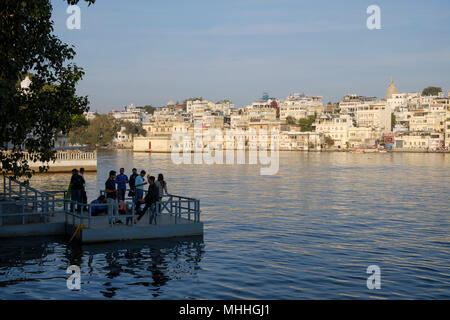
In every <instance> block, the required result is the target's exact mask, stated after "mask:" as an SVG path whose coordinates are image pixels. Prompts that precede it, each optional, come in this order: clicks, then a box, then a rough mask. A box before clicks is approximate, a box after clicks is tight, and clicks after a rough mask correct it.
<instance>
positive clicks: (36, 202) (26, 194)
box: [0, 175, 56, 224]
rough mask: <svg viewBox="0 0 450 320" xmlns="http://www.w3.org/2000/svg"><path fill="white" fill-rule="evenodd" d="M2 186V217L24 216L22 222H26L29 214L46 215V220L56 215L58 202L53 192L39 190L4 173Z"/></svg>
mask: <svg viewBox="0 0 450 320" xmlns="http://www.w3.org/2000/svg"><path fill="white" fill-rule="evenodd" d="M2 187H3V189H2V192H1V195H0V200H1V201H0V217H3V216H8V217H13V216H14V215H15V216H22V223H25V222H26V220H27V219H26V218H25V216H28V215H30V216H33V215H34V216H36V215H39V216H41V217H44V216H45V217H46V220H48V219H47V218H48V216H53V215H54V213H55V206H56V202H55V196H54V195H53V194H51V193H48V192H44V191H39V190H37V189H35V188H32V187H30V186H28V185H25V184H24V183H22V182H20V181H18V180H16V179H14V178H13V177H10V176H7V175H3V183H2ZM11 211H12V213H11ZM15 211H17V212H15ZM2 222H3V221H0V224H1V223H2Z"/></svg>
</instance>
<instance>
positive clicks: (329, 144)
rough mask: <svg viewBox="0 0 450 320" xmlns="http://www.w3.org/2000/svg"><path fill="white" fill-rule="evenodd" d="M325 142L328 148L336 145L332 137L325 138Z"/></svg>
mask: <svg viewBox="0 0 450 320" xmlns="http://www.w3.org/2000/svg"><path fill="white" fill-rule="evenodd" d="M324 142H325V144H326V145H327V146H328V147H331V146H332V145H334V140H333V139H332V138H331V137H330V136H325V138H324Z"/></svg>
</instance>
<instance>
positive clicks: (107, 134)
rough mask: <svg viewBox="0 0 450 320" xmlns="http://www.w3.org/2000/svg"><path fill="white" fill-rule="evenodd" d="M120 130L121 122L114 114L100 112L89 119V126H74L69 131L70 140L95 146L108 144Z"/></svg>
mask: <svg viewBox="0 0 450 320" xmlns="http://www.w3.org/2000/svg"><path fill="white" fill-rule="evenodd" d="M119 130H120V123H119V122H118V121H117V120H116V119H115V118H114V117H113V116H112V115H109V114H99V115H97V116H96V117H95V118H94V119H92V120H91V121H89V125H88V126H86V127H78V128H73V129H72V130H71V131H70V133H69V142H70V143H74V144H82V145H84V144H88V145H91V146H93V147H94V146H95V147H98V146H106V145H108V144H110V143H111V142H112V141H113V139H114V137H115V136H116V133H117V131H119Z"/></svg>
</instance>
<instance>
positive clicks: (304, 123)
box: [298, 116, 316, 132]
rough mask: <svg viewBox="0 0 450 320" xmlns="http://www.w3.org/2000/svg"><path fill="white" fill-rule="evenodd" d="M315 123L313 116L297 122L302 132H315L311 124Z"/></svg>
mask: <svg viewBox="0 0 450 320" xmlns="http://www.w3.org/2000/svg"><path fill="white" fill-rule="evenodd" d="M315 121H316V117H315V116H309V117H307V118H302V119H300V120H299V121H298V124H299V125H300V131H302V132H310V131H315V128H314V127H313V123H314V122H315Z"/></svg>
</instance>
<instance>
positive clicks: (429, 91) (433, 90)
mask: <svg viewBox="0 0 450 320" xmlns="http://www.w3.org/2000/svg"><path fill="white" fill-rule="evenodd" d="M439 92H442V88H440V87H427V88H425V89H423V91H422V95H423V96H437V95H438V94H439Z"/></svg>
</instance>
